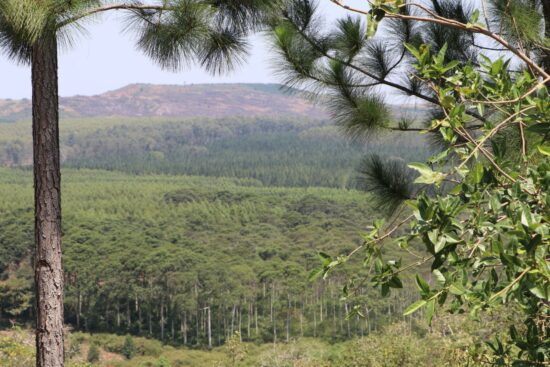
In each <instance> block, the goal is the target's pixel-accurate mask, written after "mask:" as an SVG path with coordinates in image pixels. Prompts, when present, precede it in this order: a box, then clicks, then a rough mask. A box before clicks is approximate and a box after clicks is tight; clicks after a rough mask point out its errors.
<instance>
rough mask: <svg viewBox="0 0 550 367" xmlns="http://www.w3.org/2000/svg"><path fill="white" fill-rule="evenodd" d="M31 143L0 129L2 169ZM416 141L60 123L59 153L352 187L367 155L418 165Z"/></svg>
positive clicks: (166, 123) (204, 125)
mask: <svg viewBox="0 0 550 367" xmlns="http://www.w3.org/2000/svg"><path fill="white" fill-rule="evenodd" d="M30 136H31V134H30V123H28V122H17V123H5V124H0V163H2V164H3V165H7V166H29V165H30V164H31V161H32V159H31V158H32V154H31V149H32V145H31V141H30ZM413 136H414V135H413ZM413 136H407V135H405V136H404V135H403V134H399V133H397V132H396V133H391V134H387V135H384V136H382V137H377V139H376V140H372V141H368V142H366V144H365V142H350V141H348V140H346V139H344V138H343V137H342V136H341V134H340V133H339V131H338V129H337V128H336V127H335V126H333V125H332V124H331V123H330V122H328V121H322V120H311V119H302V120H295V119H288V118H282V117H255V118H244V117H231V118H230V117H228V118H224V119H205V118H195V119H177V118H172V119H168V118H122V117H120V118H118V117H113V118H97V119H77V120H64V121H62V124H61V153H62V161H63V164H64V165H65V166H66V167H72V168H97V169H108V170H120V171H124V172H129V173H137V174H142V173H166V174H187V175H200V176H216V177H240V178H254V179H257V180H259V181H261V182H262V183H263V184H264V185H275V186H325V187H353V186H354V176H355V172H356V169H357V166H358V164H359V162H360V160H361V157H362V156H363V154H364V153H365V152H366V151H369V152H376V153H378V154H382V155H388V156H397V157H402V158H404V159H407V160H417V161H418V160H421V159H424V158H425V157H427V156H428V155H429V154H430V148H429V147H428V146H427V144H426V142H425V140H424V139H422V138H418V137H413ZM390 141H391V142H392V144H388V142H390Z"/></svg>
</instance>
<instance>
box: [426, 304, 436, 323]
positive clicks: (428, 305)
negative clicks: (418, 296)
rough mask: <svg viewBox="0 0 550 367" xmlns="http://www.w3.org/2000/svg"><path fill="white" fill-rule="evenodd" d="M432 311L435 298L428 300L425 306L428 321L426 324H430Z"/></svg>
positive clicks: (432, 315)
mask: <svg viewBox="0 0 550 367" xmlns="http://www.w3.org/2000/svg"><path fill="white" fill-rule="evenodd" d="M434 311H435V299H432V300H430V301H429V302H428V304H427V306H426V319H427V321H428V325H430V326H431V325H432V319H433V317H434Z"/></svg>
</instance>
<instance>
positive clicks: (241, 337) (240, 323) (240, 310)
mask: <svg viewBox="0 0 550 367" xmlns="http://www.w3.org/2000/svg"><path fill="white" fill-rule="evenodd" d="M239 341H240V342H242V341H243V331H242V308H241V305H239Z"/></svg>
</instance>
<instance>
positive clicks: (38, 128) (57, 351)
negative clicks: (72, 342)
mask: <svg viewBox="0 0 550 367" xmlns="http://www.w3.org/2000/svg"><path fill="white" fill-rule="evenodd" d="M32 89H33V96H32V100H33V123H32V126H33V128H32V130H33V159H34V193H35V194H34V195H35V196H34V198H35V242H36V254H35V286H36V302H37V321H36V347H37V353H36V365H37V366H38V367H59V366H63V353H64V352H63V267H62V262H61V173H60V167H59V104H58V82H57V41H56V39H55V38H53V37H51V38H45V39H42V40H40V41H39V42H37V44H36V45H35V46H34V47H33V50H32Z"/></svg>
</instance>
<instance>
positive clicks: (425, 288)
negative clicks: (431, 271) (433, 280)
mask: <svg viewBox="0 0 550 367" xmlns="http://www.w3.org/2000/svg"><path fill="white" fill-rule="evenodd" d="M416 285H417V286H418V289H419V290H420V291H421V292H422V293H423V294H428V293H430V286H429V285H428V283H426V281H425V280H424V279H423V278H422V277H421V276H420V275H418V274H416Z"/></svg>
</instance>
